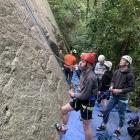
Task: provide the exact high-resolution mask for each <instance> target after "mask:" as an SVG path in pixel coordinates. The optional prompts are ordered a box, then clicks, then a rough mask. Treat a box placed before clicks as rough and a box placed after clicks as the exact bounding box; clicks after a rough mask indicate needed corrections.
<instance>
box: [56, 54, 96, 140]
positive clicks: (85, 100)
mask: <svg viewBox="0 0 140 140" xmlns="http://www.w3.org/2000/svg"><path fill="white" fill-rule="evenodd" d="M95 57H96V54H95V53H82V54H81V57H80V58H81V62H80V66H79V67H80V70H81V72H82V73H81V77H80V81H79V87H78V94H76V95H75V94H74V91H73V90H69V94H70V96H71V97H72V98H73V100H72V101H70V102H69V103H67V104H66V105H64V106H62V107H61V112H62V117H63V125H59V124H56V128H57V129H58V130H59V131H60V132H66V130H67V127H66V125H67V122H68V112H70V111H72V110H75V111H78V110H80V115H81V119H80V120H81V121H83V127H84V132H85V140H92V129H91V126H90V121H91V119H92V110H93V107H94V105H95V96H96V94H97V91H98V82H97V78H96V75H95V74H94V70H93V64H94V63H95Z"/></svg>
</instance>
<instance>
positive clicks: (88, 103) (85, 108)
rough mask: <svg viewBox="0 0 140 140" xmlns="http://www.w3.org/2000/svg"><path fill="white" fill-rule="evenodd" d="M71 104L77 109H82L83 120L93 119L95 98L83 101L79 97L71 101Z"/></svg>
mask: <svg viewBox="0 0 140 140" xmlns="http://www.w3.org/2000/svg"><path fill="white" fill-rule="evenodd" d="M70 105H71V107H72V108H73V109H74V110H75V111H79V110H80V115H81V120H90V119H92V112H93V107H94V105H95V100H85V101H81V100H78V99H73V100H72V101H71V102H70Z"/></svg>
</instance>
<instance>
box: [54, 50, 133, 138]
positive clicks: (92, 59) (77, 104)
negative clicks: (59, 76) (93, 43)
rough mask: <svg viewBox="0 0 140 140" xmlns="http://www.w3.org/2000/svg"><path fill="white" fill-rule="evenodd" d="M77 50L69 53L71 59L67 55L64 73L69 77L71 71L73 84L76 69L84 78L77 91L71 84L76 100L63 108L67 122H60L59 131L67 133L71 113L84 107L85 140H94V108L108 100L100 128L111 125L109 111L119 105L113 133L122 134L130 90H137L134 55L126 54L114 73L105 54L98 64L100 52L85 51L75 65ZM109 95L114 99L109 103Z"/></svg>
mask: <svg viewBox="0 0 140 140" xmlns="http://www.w3.org/2000/svg"><path fill="white" fill-rule="evenodd" d="M75 53H76V50H73V51H72V52H71V54H69V55H70V56H71V57H70V58H68V55H66V56H65V57H64V72H65V74H66V76H67V74H68V73H69V72H70V76H69V77H67V78H66V80H67V81H68V83H69V84H70V83H71V82H72V75H74V73H73V68H75V69H74V70H75V71H74V72H75V74H77V76H78V77H80V78H79V80H78V86H77V89H76V90H74V86H70V87H71V88H70V89H69V95H70V96H71V97H72V100H71V101H70V102H69V103H67V104H66V105H64V106H62V107H61V113H62V119H63V124H62V125H60V124H56V128H57V130H59V131H60V132H63V133H65V132H66V131H67V129H68V128H67V122H68V112H70V111H72V110H75V111H79V110H80V116H81V118H80V120H81V121H82V122H83V128H84V133H85V140H92V128H91V119H92V115H93V107H94V105H95V102H96V101H97V100H98V101H99V103H100V101H101V100H104V101H103V102H104V108H103V110H102V112H101V113H102V114H100V116H102V117H103V122H102V124H101V125H100V126H99V127H97V131H103V130H105V129H106V128H107V122H108V120H109V114H110V112H111V110H112V109H113V108H114V107H115V106H116V105H117V106H118V113H119V120H120V121H119V126H118V128H117V129H116V130H115V131H114V133H113V135H114V136H119V135H120V134H121V129H122V127H123V125H124V121H125V111H126V107H127V103H128V92H131V91H133V89H134V75H133V73H132V71H131V68H130V66H131V64H132V58H131V57H130V56H129V55H124V56H122V57H121V59H120V62H119V68H118V69H117V70H116V71H114V72H113V73H112V63H111V62H110V61H107V60H106V59H105V56H104V55H99V56H98V62H97V63H96V53H82V54H81V56H80V62H79V65H75V64H76V57H75ZM70 60H71V61H70ZM95 63H96V64H95ZM76 71H78V72H76ZM70 85H71V84H70ZM74 85H75V84H74ZM75 92H77V93H75ZM108 95H109V96H108ZM109 97H110V99H109V101H108V102H107V101H106V99H108V98H109Z"/></svg>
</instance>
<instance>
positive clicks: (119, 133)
mask: <svg viewBox="0 0 140 140" xmlns="http://www.w3.org/2000/svg"><path fill="white" fill-rule="evenodd" d="M120 135H121V132H120V131H119V130H115V131H114V133H113V136H115V137H118V136H120Z"/></svg>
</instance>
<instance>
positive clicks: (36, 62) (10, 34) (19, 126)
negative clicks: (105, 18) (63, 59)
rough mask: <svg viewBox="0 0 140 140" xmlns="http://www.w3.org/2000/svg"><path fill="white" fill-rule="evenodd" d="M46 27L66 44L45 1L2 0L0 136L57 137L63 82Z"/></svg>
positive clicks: (17, 139) (8, 139) (14, 139)
mask: <svg viewBox="0 0 140 140" xmlns="http://www.w3.org/2000/svg"><path fill="white" fill-rule="evenodd" d="M43 2H44V3H43ZM36 9H37V10H36ZM47 10H48V11H47ZM31 11H32V12H31ZM32 15H34V16H32ZM47 15H48V16H47ZM49 16H50V17H51V18H49ZM54 28H55V31H54ZM47 29H48V30H47ZM44 31H47V32H49V34H50V38H51V41H53V42H54V43H55V44H59V47H60V46H61V47H64V46H62V44H63V43H62V42H63V41H62V40H59V41H60V42H57V40H58V38H56V35H58V34H57V32H59V30H58V29H57V25H56V23H55V20H54V18H53V15H52V13H51V10H50V8H49V5H48V4H47V1H45V0H30V1H29V0H0V139H1V140H57V139H59V138H58V134H57V132H56V131H55V130H54V129H52V128H51V126H52V125H53V124H54V123H55V122H57V121H60V112H59V110H60V106H61V105H62V104H64V102H66V101H67V96H66V91H67V85H66V84H65V81H64V76H63V73H62V71H61V68H60V66H59V64H58V62H57V60H56V58H55V55H54V53H53V52H52V50H51V49H50V47H49V42H47V39H46V38H45V37H44V35H43V34H44ZM60 44H61V45H60ZM59 49H60V48H58V50H59ZM63 49H64V50H65V48H63Z"/></svg>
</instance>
